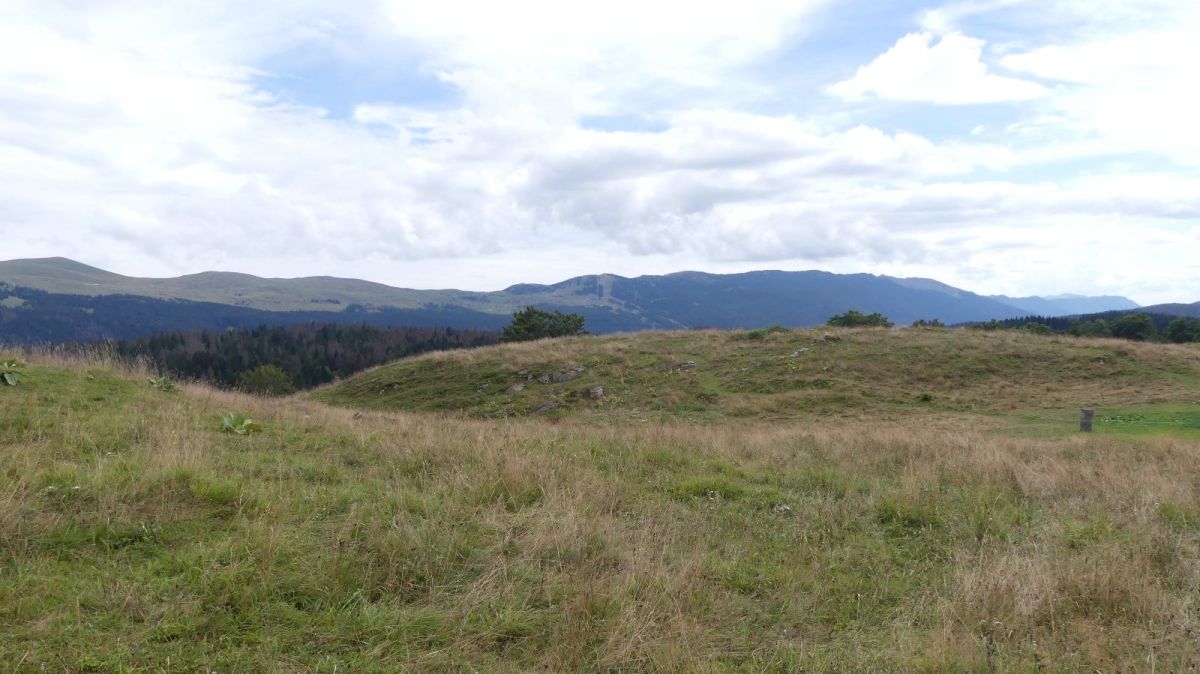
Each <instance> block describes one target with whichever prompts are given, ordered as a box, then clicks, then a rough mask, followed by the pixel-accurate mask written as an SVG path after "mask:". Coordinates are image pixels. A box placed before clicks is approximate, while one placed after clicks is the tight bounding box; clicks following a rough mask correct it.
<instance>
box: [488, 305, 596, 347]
mask: <svg viewBox="0 0 1200 674" xmlns="http://www.w3.org/2000/svg"><path fill="white" fill-rule="evenodd" d="M584 322H585V320H584V318H583V316H580V315H579V314H564V313H563V312H561V311H545V310H542V309H538V308H537V307H525V308H524V309H522V310H520V311H518V312H516V313H515V314H513V319H512V323H510V324H508V325H507V326H505V328H504V329H503V330H501V331H500V341H502V342H528V341H531V340H534V339H545V338H547V337H569V336H571V335H580V334H583V327H584Z"/></svg>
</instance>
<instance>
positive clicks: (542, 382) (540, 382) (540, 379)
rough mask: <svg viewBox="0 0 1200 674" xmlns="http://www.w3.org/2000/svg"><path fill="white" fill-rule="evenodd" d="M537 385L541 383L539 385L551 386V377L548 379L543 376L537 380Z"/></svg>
mask: <svg viewBox="0 0 1200 674" xmlns="http://www.w3.org/2000/svg"><path fill="white" fill-rule="evenodd" d="M537 383H539V384H549V383H550V377H547V376H546V375H542V376H540V377H538V378H537Z"/></svg>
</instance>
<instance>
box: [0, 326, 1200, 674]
mask: <svg viewBox="0 0 1200 674" xmlns="http://www.w3.org/2000/svg"><path fill="white" fill-rule="evenodd" d="M837 332H838V334H836V335H833V334H826V333H823V332H821V331H783V332H776V333H773V334H770V335H768V336H765V337H764V338H763V339H762V340H747V339H744V338H735V337H737V334H738V333H734V334H722V333H716V332H699V333H686V334H671V335H667V334H647V335H637V336H624V337H613V338H588V339H565V340H556V341H550V342H537V343H527V344H516V345H506V346H502V347H492V348H489V349H485V350H480V351H473V352H461V353H456V354H439V355H434V356H426V357H423V358H420V359H416V360H411V361H407V362H405V363H400V364H397V366H400V365H402V366H404V367H406V368H407V367H412V366H413V365H414V363H416V364H418V367H417V369H413V370H407V369H406V370H403V372H404V373H405V375H406V376H407V377H409V379H399V380H397V381H398V382H405V381H411V378H413V377H417V376H419V375H421V373H423V372H425V369H424V368H433V370H436V371H438V372H440V373H441V375H442V376H441V379H440V381H441V383H442V385H443V386H444V388H443V389H441V390H440V392H438V391H437V390H435V389H433V388H428V389H426V390H425V391H424V393H423V395H425V396H427V397H428V398H430V399H431V398H433V397H435V396H437V395H441V396H443V397H445V398H447V399H454V400H458V399H459V396H462V395H464V394H463V393H462V392H461V390H462V389H467V390H470V391H476V390H480V387H479V384H480V383H481V381H486V379H485V376H486V375H488V373H491V372H493V371H495V372H499V373H502V374H503V375H504V377H512V376H516V372H519V371H521V370H526V373H525V375H523V376H522V380H521V381H522V382H524V383H525V385H526V386H527V387H532V386H535V385H537V386H578V385H580V381H581V380H584V383H583V385H586V386H593V387H594V386H595V384H593V382H594V381H596V380H594V379H591V378H592V377H595V376H597V375H598V373H599V374H602V375H603V377H604V381H605V382H608V383H609V386H611V391H610V388H608V387H606V388H605V389H604V391H603V394H602V396H601V397H600V398H592V397H590V396H589V397H587V398H585V399H583V400H580V401H579V402H578V403H571V404H575V405H579V407H571V404H567V405H564V408H565V409H566V411H567V413H565V414H561V415H560V416H558V417H557V418H556V419H557V420H556V422H555V423H547V421H546V418H545V417H543V416H540V415H539V416H537V417H535V418H531V419H523V418H518V419H506V420H495V419H469V418H457V419H456V418H449V417H447V416H445V415H435V414H412V413H398V412H379V411H363V410H362V409H361V408H358V409H340V408H336V407H330V406H326V405H324V404H322V403H320V402H316V401H313V400H308V399H302V398H297V397H290V398H279V397H275V398H264V397H258V396H250V395H245V394H241V393H231V392H223V391H218V390H214V389H209V388H205V387H202V386H197V385H193V384H181V385H179V387H178V392H177V394H176V395H162V394H161V393H159V392H158V391H157V390H155V389H154V388H152V387H148V386H146V385H145V383H144V382H145V379H146V377H147V376H148V374H147V373H145V372H138V371H127V370H125V369H122V366H119V365H118V366H114V365H110V364H105V363H92V362H79V361H64V360H61V359H57V360H56V359H51V358H48V357H45V356H34V357H32V358H31V359H30V360H31V362H30V364H28V365H27V366H26V372H27V375H28V376H27V377H26V378H25V379H24V380H23V381H22V385H21V386H19V387H16V388H13V389H11V390H9V391H8V392H7V393H6V394H5V395H0V635H3V637H2V638H0V662H3V663H6V666H7V667H8V668H9V669H11V670H12V671H16V672H23V671H28V672H40V671H113V672H122V671H130V672H138V671H166V670H168V669H170V670H171V671H220V672H234V671H276V672H293V671H310V672H333V671H339V672H342V671H345V672H352V671H353V672H357V671H378V672H392V671H487V672H524V671H553V672H560V671H561V672H615V671H619V672H638V671H647V672H652V671H653V672H676V671H717V672H738V671H748V672H759V671H763V672H800V671H803V672H853V671H890V672H909V671H977V672H987V671H1144V670H1150V669H1153V670H1155V671H1188V669H1189V668H1190V667H1193V666H1194V665H1195V664H1196V663H1197V661H1198V660H1197V658H1200V644H1198V642H1197V639H1196V635H1195V629H1196V628H1195V625H1196V621H1197V619H1198V618H1200V615H1198V614H1197V605H1196V601H1195V588H1196V587H1197V586H1198V585H1200V507H1198V505H1197V504H1200V442H1198V441H1200V404H1198V403H1197V401H1200V395H1197V394H1198V393H1200V378H1198V377H1197V369H1196V368H1197V361H1200V352H1197V351H1195V350H1194V349H1188V348H1185V347H1177V346H1170V345H1155V344H1132V343H1126V342H1116V341H1112V340H1104V341H1102V340H1077V339H1073V338H1058V337H1049V338H1046V337H1036V336H1033V335H1027V334H1020V333H996V334H983V333H975V332H969V331H955V332H947V331H940V330H897V331H879V330H862V331H837ZM827 337H828V338H829V339H826V338H827ZM947 338H949V339H961V340H962V341H960V342H959V343H957V344H952V343H948V342H943V341H941V340H943V339H947ZM679 340H682V341H679ZM952 347H953V348H952ZM802 349H807V350H805V351H802ZM822 349H825V351H822ZM793 354H795V355H793ZM881 354H892V355H891V356H890V357H889V358H888V359H881ZM921 354H926V355H924V356H922V355H921ZM668 356H669V359H667V357H668ZM805 357H813V358H817V359H818V360H815V362H808V361H802V363H803V366H802V369H801V370H800V371H799V372H797V371H795V370H794V369H792V368H791V365H793V364H795V362H796V361H797V360H798V359H802V358H805ZM839 360H840V361H844V362H845V363H846V366H845V367H844V368H842V369H840V370H839V371H833V370H832V369H831V370H829V371H826V370H824V369H823V368H826V367H830V368H833V367H834V365H833V364H834V363H836V362H838V361H839ZM1101 361H1103V362H1101ZM539 362H540V363H545V364H547V365H546V366H545V368H546V369H545V371H546V372H547V373H552V374H553V375H558V377H559V379H561V380H562V381H561V382H555V381H554V379H553V376H547V379H548V381H550V382H551V383H550V384H544V385H543V384H536V382H537V379H538V378H540V377H541V376H543V375H542V374H541V372H542V370H534V369H531V368H532V367H533V366H532V365H531V363H539ZM935 362H936V364H937V365H938V367H937V369H936V374H937V376H936V377H935V376H933V364H934V363H935ZM743 367H745V368H747V369H746V370H745V371H744V372H743V371H742V368H743ZM925 367H928V368H930V372H926V373H922V368H925ZM579 368H581V369H579ZM989 368H993V369H994V372H992V373H991V374H995V375H996V379H995V380H994V381H991V382H990V383H988V384H986V385H984V388H981V389H977V390H975V392H974V393H970V394H969V395H968V396H967V397H960V398H958V399H957V402H956V403H954V404H948V403H946V402H945V401H943V397H944V396H950V397H953V396H955V395H956V394H955V393H954V387H953V386H951V385H948V384H938V382H941V381H943V380H942V379H940V378H947V379H954V378H955V377H956V376H959V375H956V374H955V373H956V372H957V371H961V372H962V374H961V377H962V379H961V380H957V379H954V381H955V382H958V383H962V382H967V381H969V380H971V379H973V378H988V377H989V376H991V374H989ZM1077 368H1083V372H1081V373H1079V374H1078V375H1075V376H1070V377H1069V376H1066V375H1067V373H1070V372H1071V371H1073V370H1075V369H1077ZM388 369H389V368H382V369H381V370H377V371H376V373H379V372H385V371H387V370H388ZM433 370H431V372H432V371H433ZM726 370H728V371H731V372H737V373H740V374H739V375H737V376H739V377H741V379H737V378H729V379H726V378H724V376H723V375H718V374H717V373H719V372H722V371H726ZM893 370H895V371H893ZM1043 371H1046V372H1043ZM818 372H819V373H822V374H821V375H819V376H824V377H827V378H828V379H829V380H830V382H831V384H830V385H829V388H826V389H818V390H826V391H832V392H833V393H834V394H836V395H841V396H850V392H851V391H852V390H855V391H857V393H856V394H854V395H853V396H850V397H848V398H846V399H844V400H841V401H838V400H836V399H834V398H828V399H821V402H820V403H819V405H817V406H815V407H813V408H811V409H814V410H818V412H817V413H810V414H809V415H808V416H806V417H804V418H799V417H786V416H783V415H781V414H779V413H778V412H777V411H776V410H774V409H772V408H770V407H769V406H766V405H765V404H764V405H762V406H759V407H757V408H755V407H752V406H749V405H747V404H746V401H745V400H743V401H742V403H741V404H742V405H743V406H742V407H739V408H738V409H740V410H741V411H742V412H743V413H745V414H746V416H744V417H738V416H734V415H731V414H729V413H728V411H726V412H725V413H724V414H725V416H722V417H712V418H714V419H715V418H720V419H721V420H722V423H720V424H703V423H699V424H698V423H690V422H688V421H686V419H687V418H688V417H687V414H686V413H685V412H683V411H677V412H669V411H668V410H670V409H671V408H669V407H665V406H664V407H662V408H660V412H661V413H662V416H661V417H660V418H658V419H657V420H656V422H655V423H645V424H643V423H636V422H634V421H635V420H636V419H637V417H634V416H630V415H628V414H627V415H625V416H620V417H618V423H602V422H603V421H604V420H605V419H606V418H607V417H604V416H595V415H589V414H586V413H585V411H586V410H587V409H591V408H589V407H586V406H589V405H596V406H603V405H605V404H609V403H611V402H612V400H611V398H616V397H625V396H628V397H630V398H633V399H634V400H636V401H637V403H636V404H642V402H644V401H647V400H651V398H649V397H635V394H634V393H632V392H631V390H630V389H629V388H628V387H629V386H630V384H631V383H632V384H636V386H638V387H643V388H651V387H653V388H655V389H656V391H657V392H659V393H660V394H662V395H676V394H678V392H679V391H683V390H690V389H692V388H694V387H696V386H697V385H702V386H701V389H700V390H701V392H712V393H714V394H715V395H716V396H717V398H716V400H714V401H713V402H711V403H710V404H712V405H714V406H719V405H721V404H723V402H722V400H721V395H723V394H725V393H726V392H728V391H731V390H732V389H731V388H714V387H715V386H716V384H718V383H719V384H720V385H721V386H722V387H727V386H728V387H732V386H733V384H734V383H736V382H742V383H743V384H744V385H746V386H751V385H753V386H762V387H767V386H770V387H777V386H782V384H781V383H780V382H781V381H784V378H786V377H799V378H803V379H808V378H809V377H813V376H818V375H816V374H815V373H818ZM464 373H466V374H464ZM392 374H396V372H394V371H393V372H392ZM618 375H624V376H625V377H626V379H625V383H624V384H621V383H620V379H619V377H618ZM364 376H365V375H364ZM526 376H532V377H534V378H533V379H532V380H529V379H524V378H523V377H526ZM457 377H463V378H464V381H461V382H460V381H458V380H457V379H456V378H457ZM1003 378H1008V379H1011V380H1012V381H1013V382H1014V383H1013V386H1021V387H1023V390H1021V391H1012V392H1006V391H1007V389H1004V388H1002V387H1001V384H1000V381H1001V379H1003ZM913 379H921V381H920V382H913V381H910V380H913ZM1096 379H1107V384H1108V385H1107V386H1101V385H1099V384H1097V385H1096V388H1094V389H1089V388H1087V387H1086V382H1088V381H1092V380H1096ZM504 381H506V382H507V381H508V380H507V379H504ZM898 382H899V383H898ZM903 382H909V383H903ZM709 384H711V385H712V386H713V387H706V386H707V385H709ZM422 385H423V386H424V385H426V384H422ZM427 385H428V386H430V387H432V386H433V383H432V382H430V383H428V384H427ZM851 385H853V386H854V387H855V388H854V389H851V388H848V387H849V386H851ZM955 385H958V384H955ZM893 388H900V389H902V390H901V391H899V392H898V393H897V394H896V395H897V396H900V395H902V396H903V398H904V401H903V403H899V402H897V403H892V402H887V401H880V400H875V401H874V402H872V400H873V399H879V398H883V397H884V396H886V395H889V394H888V391H890V390H891V389H893ZM483 390H484V391H487V392H486V393H480V394H479V395H480V396H481V398H483V397H488V396H492V395H497V396H508V397H510V398H511V397H512V396H514V395H519V394H520V393H516V394H514V393H505V392H504V391H503V390H501V391H495V392H492V391H490V390H488V387H484V389H483ZM802 390H803V391H806V392H807V391H810V388H809V387H805V388H804V389H802ZM982 391H987V392H988V395H982V394H981V392H982ZM1099 391H1107V395H1108V397H1106V398H1105V399H1104V400H1105V403H1106V405H1108V406H1107V407H1105V406H1098V409H1097V416H1096V425H1097V432H1096V433H1092V434H1081V433H1078V432H1076V431H1075V428H1076V427H1077V426H1076V424H1077V421H1078V417H1077V410H1075V409H1073V407H1074V405H1075V401H1076V400H1077V399H1078V397H1079V396H1082V395H1092V394H1094V393H1096V392H1099ZM926 393H928V394H930V399H929V400H925V401H924V402H921V401H920V400H919V399H920V396H921V395H922V394H926ZM1035 393H1036V395H1037V396H1043V397H1045V398H1046V399H1048V400H1054V401H1056V403H1055V404H1056V405H1057V406H1058V407H1059V408H1060V409H1059V410H1058V411H1057V412H1052V411H1050V410H1047V409H1030V408H1029V407H1028V406H1027V405H1025V406H1023V405H1018V404H1016V402H1017V401H1018V400H1028V399H1029V398H1030V397H1031V396H1032V395H1034V394H1035ZM760 395H767V394H765V393H764V394H760ZM469 400H474V399H473V398H470V399H469ZM968 400H969V401H972V403H971V405H970V406H963V405H961V403H963V402H964V401H968ZM1067 400H1070V401H1071V405H1072V409H1070V410H1066V411H1063V410H1062V409H1061V408H1063V407H1065V406H1066V405H1065V401H1067ZM1131 401H1132V402H1136V403H1137V404H1136V405H1134V404H1130V405H1129V406H1126V407H1121V406H1120V405H1126V404H1127V403H1131ZM792 403H794V399H793V400H792ZM792 403H789V404H792ZM620 404H630V403H629V401H628V400H626V401H623V402H621V403H620ZM670 404H671V405H678V404H679V401H674V402H671V403H670ZM859 404H865V405H867V407H866V408H865V409H867V410H869V411H871V410H873V411H872V412H871V414H872V417H871V423H863V419H862V417H861V416H860V415H861V412H855V408H856V406H857V405H859ZM901 404H902V405H903V406H902V407H896V408H894V409H898V410H903V411H904V412H905V413H903V414H879V413H878V412H879V411H880V410H887V409H892V408H889V407H888V406H889V405H901ZM871 405H874V407H871ZM230 409H235V410H241V412H240V413H236V414H228V415H226V414H225V412H226V411H227V410H230ZM918 410H919V412H918ZM554 411H555V412H560V411H562V410H561V409H560V410H554ZM1066 412H1070V413H1069V414H1068V413H1066ZM223 415H224V416H223ZM672 415H673V416H672ZM251 418H253V419H255V420H258V421H261V422H263V423H262V425H261V427H258V429H257V432H253V433H251V432H249V431H247V433H245V434H241V433H238V432H237V431H236V430H234V431H231V432H230V431H228V430H227V429H228V428H230V427H233V428H235V429H236V428H238V427H243V428H244V427H246V426H247V425H249V424H254V423H255V422H251V421H250V419H251ZM216 419H221V420H222V423H221V424H220V425H218V424H216V423H214V420H216ZM576 419H578V421H576ZM631 422H632V423H631Z"/></svg>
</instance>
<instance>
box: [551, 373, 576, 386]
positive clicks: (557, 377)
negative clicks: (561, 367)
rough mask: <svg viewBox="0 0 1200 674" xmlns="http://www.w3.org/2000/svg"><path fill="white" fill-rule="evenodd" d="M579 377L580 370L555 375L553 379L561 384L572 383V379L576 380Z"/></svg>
mask: <svg viewBox="0 0 1200 674" xmlns="http://www.w3.org/2000/svg"><path fill="white" fill-rule="evenodd" d="M578 376H579V371H578V370H567V371H566V372H559V373H558V374H556V375H554V377H552V379H554V381H555V382H557V383H559V384H561V383H563V382H564V381H571V380H572V379H574V378H576V377H578Z"/></svg>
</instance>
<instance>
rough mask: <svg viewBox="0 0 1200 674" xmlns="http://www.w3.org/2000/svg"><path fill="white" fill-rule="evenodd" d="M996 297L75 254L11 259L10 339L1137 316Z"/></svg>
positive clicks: (7, 280)
mask: <svg viewBox="0 0 1200 674" xmlns="http://www.w3.org/2000/svg"><path fill="white" fill-rule="evenodd" d="M1002 299H1004V300H1006V301H1001V300H1000V299H996V298H990V297H983V296H981V295H977V294H975V293H972V292H969V291H966V290H962V289H959V288H954V287H952V286H949V285H946V284H944V283H940V282H937V281H934V280H932V279H920V278H908V279H904V278H894V277H889V276H875V275H871V274H832V273H829V272H822V271H771V270H767V271H754V272H746V273H741V274H707V273H701V272H678V273H674V274H666V275H662V276H639V277H637V278H625V277H622V276H617V275H614V274H596V275H587V276H578V277H575V278H571V279H567V280H565V281H562V282H560V283H554V284H549V285H542V284H530V283H522V284H517V285H513V286H511V287H508V288H505V289H503V290H497V291H491V292H474V291H462V290H414V289H408V288H394V287H391V286H387V285H383V284H380V283H372V282H368V281H360V280H356V279H343V278H332V277H323V276H322V277H307V278H292V279H280V278H260V277H257V276H253V275H250V274H240V273H229V272H204V273H200V274H191V275H187V276H181V277H178V278H161V279H160V278H135V277H129V276H122V275H119V274H114V273H111V272H108V271H104V270H102V269H97V268H95V267H90V266H88V265H84V264H80V263H78V262H75V261H72V260H68V259H64V258H46V259H37V260H10V261H7V262H0V341H8V342H20V343H27V342H32V341H46V340H49V341H71V340H80V339H105V338H127V337H137V336H142V335H145V334H149V333H150V332H154V331H160V330H187V329H202V328H207V329H218V330H221V329H225V328H227V327H254V326H257V325H260V324H261V325H289V324H293V323H302V322H312V321H322V322H338V323H369V324H372V325H408V326H441V327H455V328H475V329H495V328H497V327H500V326H502V325H503V324H505V323H506V322H507V321H508V319H509V316H510V315H511V314H512V312H514V311H516V310H518V309H520V308H522V307H524V306H527V305H534V306H538V307H542V308H550V309H559V310H564V311H571V312H577V313H580V314H582V315H583V316H585V317H586V319H587V322H588V329H589V331H591V332H593V333H611V332H628V331H637V330H664V329H665V330H676V329H687V328H701V327H705V328H755V327H762V326H767V325H773V324H780V325H785V326H791V327H802V326H811V325H820V324H822V323H824V322H825V321H826V319H828V318H829V317H830V316H832V315H834V314H837V313H841V312H844V311H846V310H848V309H857V310H860V311H864V312H867V313H872V312H880V313H884V314H886V315H888V316H890V317H891V318H892V319H893V320H894V321H896V322H897V323H899V324H902V325H903V324H908V323H911V322H913V321H915V320H918V319H927V320H928V319H934V318H936V319H939V320H941V321H942V322H943V323H947V324H953V323H962V322H970V321H987V320H991V319H1007V318H1015V317H1018V316H1023V315H1026V314H1029V313H1031V312H1030V311H1029V308H1028V307H1031V306H1036V307H1038V308H1039V309H1040V310H1042V311H1039V313H1042V314H1046V315H1057V314H1061V313H1072V312H1073V310H1074V309H1075V308H1077V307H1078V306H1083V305H1086V306H1089V307H1103V308H1110V309H1118V308H1120V309H1124V308H1128V307H1132V306H1136V305H1135V304H1133V303H1132V302H1130V301H1129V300H1126V299H1124V298H1112V297H1102V298H1070V299H1061V298H1060V299H1053V300H1043V299H1042V298H1002Z"/></svg>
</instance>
